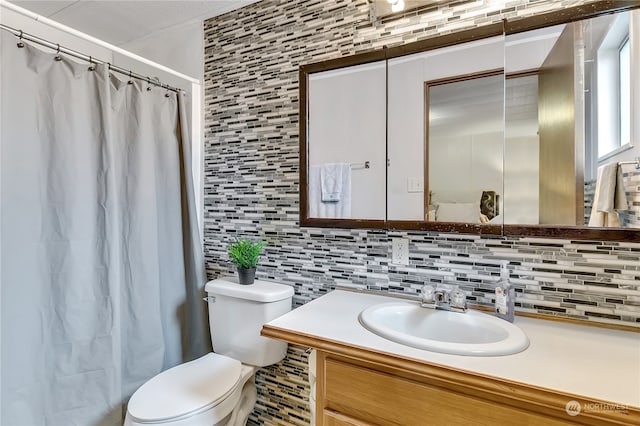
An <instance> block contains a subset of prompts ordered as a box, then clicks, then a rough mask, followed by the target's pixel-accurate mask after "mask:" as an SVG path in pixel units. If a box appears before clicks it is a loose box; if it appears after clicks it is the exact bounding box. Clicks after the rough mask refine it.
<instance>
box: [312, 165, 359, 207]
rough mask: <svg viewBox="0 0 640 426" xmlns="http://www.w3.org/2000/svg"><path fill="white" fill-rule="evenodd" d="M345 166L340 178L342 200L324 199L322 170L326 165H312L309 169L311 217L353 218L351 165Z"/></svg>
mask: <svg viewBox="0 0 640 426" xmlns="http://www.w3.org/2000/svg"><path fill="white" fill-rule="evenodd" d="M347 166H349V167H346V168H345V167H343V168H342V173H341V179H340V200H338V201H323V200H322V184H321V170H322V168H323V167H324V166H311V167H310V170H309V189H308V192H307V196H308V201H309V217H310V218H333V219H349V218H351V166H350V165H349V164H347Z"/></svg>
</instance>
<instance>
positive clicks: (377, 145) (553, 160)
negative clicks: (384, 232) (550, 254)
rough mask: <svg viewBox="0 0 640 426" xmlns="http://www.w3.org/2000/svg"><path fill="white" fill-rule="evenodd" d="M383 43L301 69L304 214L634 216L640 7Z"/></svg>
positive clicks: (522, 219) (475, 219) (575, 221)
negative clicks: (486, 32)
mask: <svg viewBox="0 0 640 426" xmlns="http://www.w3.org/2000/svg"><path fill="white" fill-rule="evenodd" d="M391 56H392V57H391V58H390V59H388V60H387V61H379V62H374V63H369V64H364V65H356V66H350V67H345V68H339V69H334V70H331V71H324V72H314V73H311V74H309V75H308V93H307V95H308V99H307V102H308V103H307V106H308V114H307V126H308V129H307V130H308V131H307V152H308V162H307V170H306V173H307V178H308V182H309V185H308V188H307V190H308V211H309V215H308V216H309V217H310V218H316V217H317V218H347V219H374V220H380V221H385V220H386V221H393V222H394V226H398V227H400V228H401V227H402V223H403V222H405V221H406V222H407V223H409V222H412V223H417V222H419V223H422V224H425V226H423V225H420V226H421V228H420V229H431V228H429V224H430V223H434V224H435V223H438V222H440V223H451V224H454V225H455V224H473V225H496V224H497V225H502V224H504V225H507V226H511V227H510V228H507V229H506V230H505V232H508V231H509V230H512V229H516V228H517V227H518V226H519V227H531V226H534V227H535V226H538V225H543V226H545V227H558V228H559V229H560V228H562V229H568V228H566V227H567V226H571V227H578V228H580V227H584V228H587V227H590V228H598V229H605V228H619V229H624V228H640V165H639V164H638V158H640V144H638V143H637V141H638V137H639V136H640V79H638V78H637V76H638V75H640V10H638V9H635V10H632V11H627V12H621V13H616V14H607V15H603V16H600V17H597V18H593V19H585V20H582V21H576V22H571V23H567V24H562V25H556V26H552V27H545V28H540V29H536V30H530V31H524V32H519V33H515V34H510V35H508V36H505V37H503V36H499V37H491V38H484V39H480V40H476V41H472V42H466V43H460V44H456V45H451V46H447V47H442V48H437V49H433V50H427V51H424V52H420V53H415V54H410V55H402V56H395V57H394V55H391ZM367 166H368V168H367ZM398 224H400V225H398ZM512 225H515V227H513V226H512ZM434 226H435V225H434ZM411 229H414V228H411ZM433 229H442V228H435V227H434V228H433ZM452 229H457V228H452ZM460 229H462V228H460ZM473 229H482V231H481V232H484V229H488V228H486V227H485V228H482V227H481V228H473ZM528 229H534V228H528ZM535 229H538V228H535ZM573 229H575V228H573Z"/></svg>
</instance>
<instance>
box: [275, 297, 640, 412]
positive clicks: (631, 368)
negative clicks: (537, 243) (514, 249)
mask: <svg viewBox="0 0 640 426" xmlns="http://www.w3.org/2000/svg"><path fill="white" fill-rule="evenodd" d="M398 300H399V299H397V298H393V297H387V296H380V295H375V294H368V293H356V292H350V291H343V290H335V291H332V292H331V293H329V294H327V295H324V296H322V297H320V298H318V299H315V300H313V301H312V302H309V303H307V304H305V305H303V306H301V307H299V308H297V309H294V310H293V311H291V312H289V313H287V314H285V315H283V316H281V317H280V318H277V319H275V320H273V321H270V322H269V323H268V325H271V326H273V327H277V328H280V329H284V330H287V331H290V332H293V333H303V334H307V335H310V336H313V337H316V338H319V339H327V340H332V341H335V342H339V343H343V344H347V345H351V346H355V347H359V348H363V349H369V350H374V351H376V352H384V353H388V354H393V355H398V356H401V357H403V358H409V359H414V360H418V361H423V362H427V363H431V364H438V365H442V366H447V367H452V368H455V369H458V370H466V371H470V372H474V373H479V374H484V375H488V376H493V377H496V378H500V379H506V380H512V381H516V382H520V383H525V384H528V385H534V386H539V387H543V388H547V389H551V390H555V391H560V392H567V393H572V394H576V395H580V396H584V397H587V398H595V399H600V400H604V401H610V402H615V403H618V404H623V405H629V406H634V407H640V334H639V333H633V332H628V331H621V330H612V329H606V328H600V327H590V326H583V325H577V324H572V323H564V322H558V321H545V320H539V319H533V318H527V317H516V319H515V322H514V324H516V325H517V326H518V327H520V328H521V329H522V330H523V331H524V332H525V333H526V334H527V336H528V337H529V341H530V345H529V348H528V349H526V350H525V351H523V352H520V353H518V354H514V355H506V356H496V357H476V356H462V355H449V354H441V353H436V352H430V351H425V350H421V349H414V348H411V347H408V346H404V345H401V344H398V343H395V342H392V341H390V340H387V339H384V338H382V337H379V336H377V335H376V334H373V333H372V332H370V331H368V330H366V329H365V328H364V327H363V326H362V325H360V323H359V322H358V314H359V313H360V312H361V311H362V310H363V309H365V308H366V307H368V306H371V305H375V304H378V303H385V302H394V301H395V302H397V301H398ZM409 303H417V302H409ZM461 315H463V314H461Z"/></svg>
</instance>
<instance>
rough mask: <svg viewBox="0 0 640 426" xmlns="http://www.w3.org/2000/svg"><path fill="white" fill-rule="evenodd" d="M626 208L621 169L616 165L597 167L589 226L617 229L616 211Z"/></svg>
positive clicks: (617, 218) (618, 219)
mask: <svg viewBox="0 0 640 426" xmlns="http://www.w3.org/2000/svg"><path fill="white" fill-rule="evenodd" d="M628 208H629V204H628V203H627V195H626V193H625V190H624V180H623V177H622V169H621V168H620V166H618V163H610V164H605V165H604V166H600V167H598V177H597V180H596V192H595V195H594V197H593V207H592V208H591V216H590V217H589V226H599V227H607V228H617V227H619V226H620V218H619V216H618V212H617V210H626V209H628Z"/></svg>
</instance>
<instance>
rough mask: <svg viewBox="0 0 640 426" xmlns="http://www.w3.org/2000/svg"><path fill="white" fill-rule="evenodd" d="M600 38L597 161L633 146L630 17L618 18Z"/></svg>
mask: <svg viewBox="0 0 640 426" xmlns="http://www.w3.org/2000/svg"><path fill="white" fill-rule="evenodd" d="M594 35H596V34H595V33H594ZM596 37H597V35H596ZM601 37H602V38H601V39H600V40H601V42H600V43H599V45H598V48H597V59H596V62H597V64H596V67H597V71H596V76H597V77H596V79H597V82H596V86H597V90H596V92H597V120H596V123H597V134H598V139H597V140H598V158H602V157H605V156H607V155H608V154H611V153H615V152H616V151H618V150H620V149H621V148H626V147H627V146H630V143H631V49H630V41H629V18H628V15H627V14H623V15H621V16H619V17H616V18H615V21H613V22H612V25H610V26H608V28H607V30H606V32H605V33H604V34H602V35H601Z"/></svg>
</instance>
